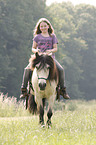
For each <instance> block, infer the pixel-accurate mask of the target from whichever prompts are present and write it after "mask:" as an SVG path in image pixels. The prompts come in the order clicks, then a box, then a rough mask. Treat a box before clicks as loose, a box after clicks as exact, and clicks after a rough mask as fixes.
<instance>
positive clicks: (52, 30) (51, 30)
mask: <svg viewBox="0 0 96 145" xmlns="http://www.w3.org/2000/svg"><path fill="white" fill-rule="evenodd" d="M42 22H45V23H47V25H48V26H49V29H48V33H49V35H50V36H51V34H52V33H54V29H53V27H52V25H51V23H50V22H49V21H48V20H47V19H46V18H41V19H39V21H38V22H37V24H36V26H35V29H34V36H36V35H37V34H40V33H41V30H40V24H41V23H42Z"/></svg>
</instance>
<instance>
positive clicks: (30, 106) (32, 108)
mask: <svg viewBox="0 0 96 145" xmlns="http://www.w3.org/2000/svg"><path fill="white" fill-rule="evenodd" d="M28 110H29V112H30V113H32V114H37V104H36V102H35V98H34V95H31V94H30V96H29V100H28Z"/></svg>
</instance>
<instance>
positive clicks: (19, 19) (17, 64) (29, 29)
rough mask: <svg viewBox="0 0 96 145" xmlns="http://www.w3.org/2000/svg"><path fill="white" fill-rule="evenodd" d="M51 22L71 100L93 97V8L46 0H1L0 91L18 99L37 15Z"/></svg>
mask: <svg viewBox="0 0 96 145" xmlns="http://www.w3.org/2000/svg"><path fill="white" fill-rule="evenodd" d="M41 17H46V18H48V19H49V21H51V23H52V25H53V27H54V29H55V34H56V36H57V38H58V41H59V44H58V52H57V53H56V58H57V59H58V61H59V62H60V63H61V64H62V66H63V67H64V69H65V74H66V77H65V78H66V85H67V91H68V93H69V95H70V96H71V99H78V98H79V99H80V98H84V99H87V100H88V99H95V98H96V7H94V6H91V5H85V4H82V5H77V6H75V7H74V6H73V5H72V4H71V3H69V2H68V3H65V2H63V3H60V4H57V3H54V4H52V5H50V6H47V5H46V0H39V1H38V0H27V1H26V0H15V1H14V0H4V1H3V0H0V91H1V92H3V93H8V94H9V95H11V96H15V97H17V98H19V95H20V86H21V82H22V75H23V70H24V67H25V66H26V65H27V64H28V60H29V58H30V55H31V54H32V52H31V46H32V39H33V30H34V27H35V24H36V22H37V21H38V19H39V18H41Z"/></svg>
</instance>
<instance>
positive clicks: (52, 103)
mask: <svg viewBox="0 0 96 145" xmlns="http://www.w3.org/2000/svg"><path fill="white" fill-rule="evenodd" d="M54 101H55V96H54V97H50V98H49V99H48V106H49V107H48V112H47V117H48V120H47V125H48V128H50V127H51V125H52V123H51V117H52V115H53V112H52V108H53V105H54Z"/></svg>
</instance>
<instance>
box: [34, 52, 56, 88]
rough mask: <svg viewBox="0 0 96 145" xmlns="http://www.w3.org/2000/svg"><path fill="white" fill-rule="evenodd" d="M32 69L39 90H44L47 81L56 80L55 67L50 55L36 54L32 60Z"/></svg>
mask: <svg viewBox="0 0 96 145" xmlns="http://www.w3.org/2000/svg"><path fill="white" fill-rule="evenodd" d="M32 68H33V69H34V68H35V69H36V73H37V77H38V86H39V88H40V90H45V88H46V83H47V80H49V81H50V80H53V79H56V65H55V63H54V60H53V58H52V57H51V56H50V55H46V54H42V55H39V54H38V53H36V55H35V57H34V59H33V60H32Z"/></svg>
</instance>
